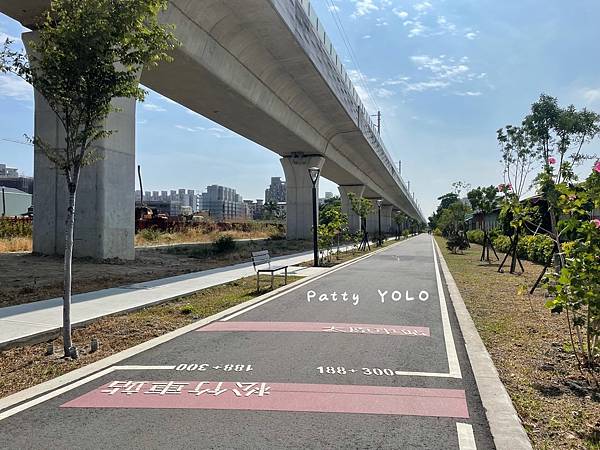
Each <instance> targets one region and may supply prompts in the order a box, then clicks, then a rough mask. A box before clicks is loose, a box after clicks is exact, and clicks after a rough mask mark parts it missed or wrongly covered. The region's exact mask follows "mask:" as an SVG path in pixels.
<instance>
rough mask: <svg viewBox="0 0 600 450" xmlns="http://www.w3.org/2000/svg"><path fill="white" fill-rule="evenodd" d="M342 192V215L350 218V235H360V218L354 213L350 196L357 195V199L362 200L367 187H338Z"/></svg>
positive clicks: (355, 185) (354, 185) (357, 185)
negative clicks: (351, 194)
mask: <svg viewBox="0 0 600 450" xmlns="http://www.w3.org/2000/svg"><path fill="white" fill-rule="evenodd" d="M338 189H339V191H340V198H341V200H342V213H344V214H346V215H347V216H348V228H349V230H350V233H353V234H355V233H359V232H360V231H361V223H360V222H361V221H360V216H359V215H358V214H356V213H355V212H354V211H352V205H351V204H350V199H349V198H348V194H350V193H353V194H356V196H357V197H359V198H362V195H363V192H364V191H365V186H364V185H362V184H352V185H343V186H339V187H338Z"/></svg>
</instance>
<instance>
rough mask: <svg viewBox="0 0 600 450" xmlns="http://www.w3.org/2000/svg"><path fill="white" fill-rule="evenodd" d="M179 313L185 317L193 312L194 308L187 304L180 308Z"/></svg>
mask: <svg viewBox="0 0 600 450" xmlns="http://www.w3.org/2000/svg"><path fill="white" fill-rule="evenodd" d="M179 312H181V314H183V315H185V316H187V315H189V314H192V313H193V312H195V310H194V307H193V306H192V305H190V304H189V303H188V304H187V305H183V306H182V307H181V309H180V310H179Z"/></svg>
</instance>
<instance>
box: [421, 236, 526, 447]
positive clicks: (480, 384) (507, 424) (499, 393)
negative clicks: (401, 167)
mask: <svg viewBox="0 0 600 450" xmlns="http://www.w3.org/2000/svg"><path fill="white" fill-rule="evenodd" d="M433 242H434V243H435V247H436V249H437V253H438V257H439V260H440V265H441V266H442V272H443V274H444V278H445V280H446V286H447V287H448V292H449V293H450V299H451V300H452V305H453V307H454V312H455V313H456V318H457V319H458V325H459V327H460V331H461V333H462V336H463V340H464V342H465V347H466V350H467V355H468V357H469V362H470V363H471V369H472V370H473V375H474V376H475V382H476V383H477V388H478V390H479V396H480V398H481V403H482V404H483V407H484V409H485V414H486V417H487V419H488V423H489V426H490V431H491V433H492V438H493V440H494V444H495V446H496V449H497V450H521V449H523V450H531V449H532V446H531V442H530V441H529V437H528V436H527V432H526V431H525V429H524V428H523V424H522V422H521V419H519V416H518V415H517V411H516V410H515V407H514V405H513V403H512V400H511V399H510V396H509V395H508V392H507V391H506V388H505V387H504V384H503V383H502V381H501V380H500V376H499V375H498V371H497V370H496V367H495V366H494V362H493V361H492V358H491V357H490V354H489V353H488V351H487V349H486V348H485V345H484V343H483V341H482V340H481V336H479V333H478V332H477V328H476V327H475V323H474V322H473V319H472V317H471V314H469V311H468V310H467V307H466V305H465V302H464V300H463V298H462V296H461V295H460V291H459V289H458V286H457V285H456V282H455V281H454V277H453V276H452V273H451V272H450V269H449V268H448V264H447V263H446V260H445V259H444V255H443V254H442V252H441V250H440V247H439V245H438V243H437V241H436V240H435V238H433Z"/></svg>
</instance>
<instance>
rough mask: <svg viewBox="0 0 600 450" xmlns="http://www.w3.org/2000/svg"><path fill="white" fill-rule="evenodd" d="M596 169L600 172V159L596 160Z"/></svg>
mask: <svg viewBox="0 0 600 450" xmlns="http://www.w3.org/2000/svg"><path fill="white" fill-rule="evenodd" d="M594 170H595V171H596V172H598V173H600V160H598V161H596V164H594Z"/></svg>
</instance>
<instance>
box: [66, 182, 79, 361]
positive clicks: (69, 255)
mask: <svg viewBox="0 0 600 450" xmlns="http://www.w3.org/2000/svg"><path fill="white" fill-rule="evenodd" d="M77 178H79V176H78V174H77V175H76V176H75V179H77ZM76 191H77V181H75V182H74V183H70V184H69V208H68V210H67V220H66V228H65V259H64V293H63V346H64V351H65V357H68V356H71V347H73V342H72V340H71V280H72V266H73V230H74V228H75V197H76Z"/></svg>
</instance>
